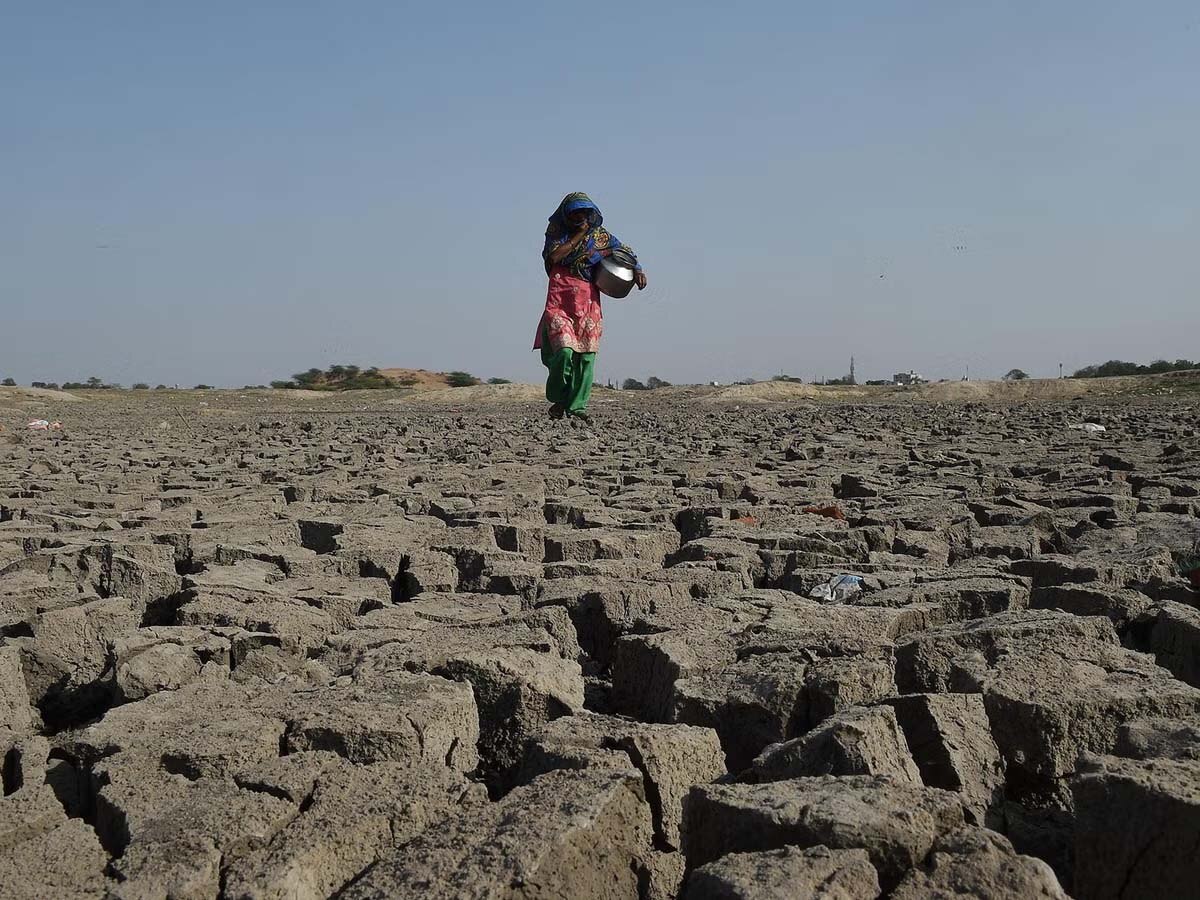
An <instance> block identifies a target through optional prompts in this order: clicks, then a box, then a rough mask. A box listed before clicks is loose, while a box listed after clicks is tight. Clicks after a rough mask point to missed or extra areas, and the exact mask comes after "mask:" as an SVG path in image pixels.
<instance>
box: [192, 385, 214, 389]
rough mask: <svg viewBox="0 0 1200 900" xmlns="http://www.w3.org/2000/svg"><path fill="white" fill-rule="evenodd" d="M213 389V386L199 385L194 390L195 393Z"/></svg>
mask: <svg viewBox="0 0 1200 900" xmlns="http://www.w3.org/2000/svg"><path fill="white" fill-rule="evenodd" d="M212 389H213V386H212V385H211V384H198V385H196V386H195V387H194V388H192V390H194V391H211V390H212Z"/></svg>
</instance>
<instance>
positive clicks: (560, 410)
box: [550, 403, 567, 419]
mask: <svg viewBox="0 0 1200 900" xmlns="http://www.w3.org/2000/svg"><path fill="white" fill-rule="evenodd" d="M566 412H567V411H566V409H565V408H564V407H563V405H562V404H561V403H554V404H552V405H551V406H550V418H552V419H561V418H562V417H563V416H564V415H566Z"/></svg>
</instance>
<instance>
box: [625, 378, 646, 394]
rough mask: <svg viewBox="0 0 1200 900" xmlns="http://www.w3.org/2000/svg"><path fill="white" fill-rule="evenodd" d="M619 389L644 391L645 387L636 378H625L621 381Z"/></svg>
mask: <svg viewBox="0 0 1200 900" xmlns="http://www.w3.org/2000/svg"><path fill="white" fill-rule="evenodd" d="M621 389H622V390H626V391H644V390H646V389H647V388H646V386H645V385H644V384H642V383H641V382H640V381H638V380H637V379H636V378H626V379H625V380H624V381H623V382H621Z"/></svg>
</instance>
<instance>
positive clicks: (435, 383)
mask: <svg viewBox="0 0 1200 900" xmlns="http://www.w3.org/2000/svg"><path fill="white" fill-rule="evenodd" d="M379 374H380V375H382V376H383V377H384V378H390V379H392V381H394V382H396V384H397V386H399V387H406V388H412V389H413V390H414V391H441V390H445V389H446V388H448V387H449V386H450V385H449V383H448V382H447V381H446V373H445V372H430V371H429V370H428V369H380V370H379Z"/></svg>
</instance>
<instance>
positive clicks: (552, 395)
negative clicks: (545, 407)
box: [542, 340, 596, 414]
mask: <svg viewBox="0 0 1200 900" xmlns="http://www.w3.org/2000/svg"><path fill="white" fill-rule="evenodd" d="M542 365H544V366H545V367H546V368H547V369H549V370H550V374H549V376H548V377H547V378H546V399H547V400H549V401H550V402H551V403H556V404H558V405H559V406H561V407H562V408H563V409H564V410H566V412H567V413H568V414H570V413H580V412H583V411H584V410H585V409H587V404H588V398H589V397H591V396H592V377H593V376H594V375H595V374H596V354H595V353H576V352H575V351H574V350H572V349H571V348H570V347H563V348H562V349H561V350H552V349H550V343H549V341H546V340H543V341H542Z"/></svg>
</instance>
